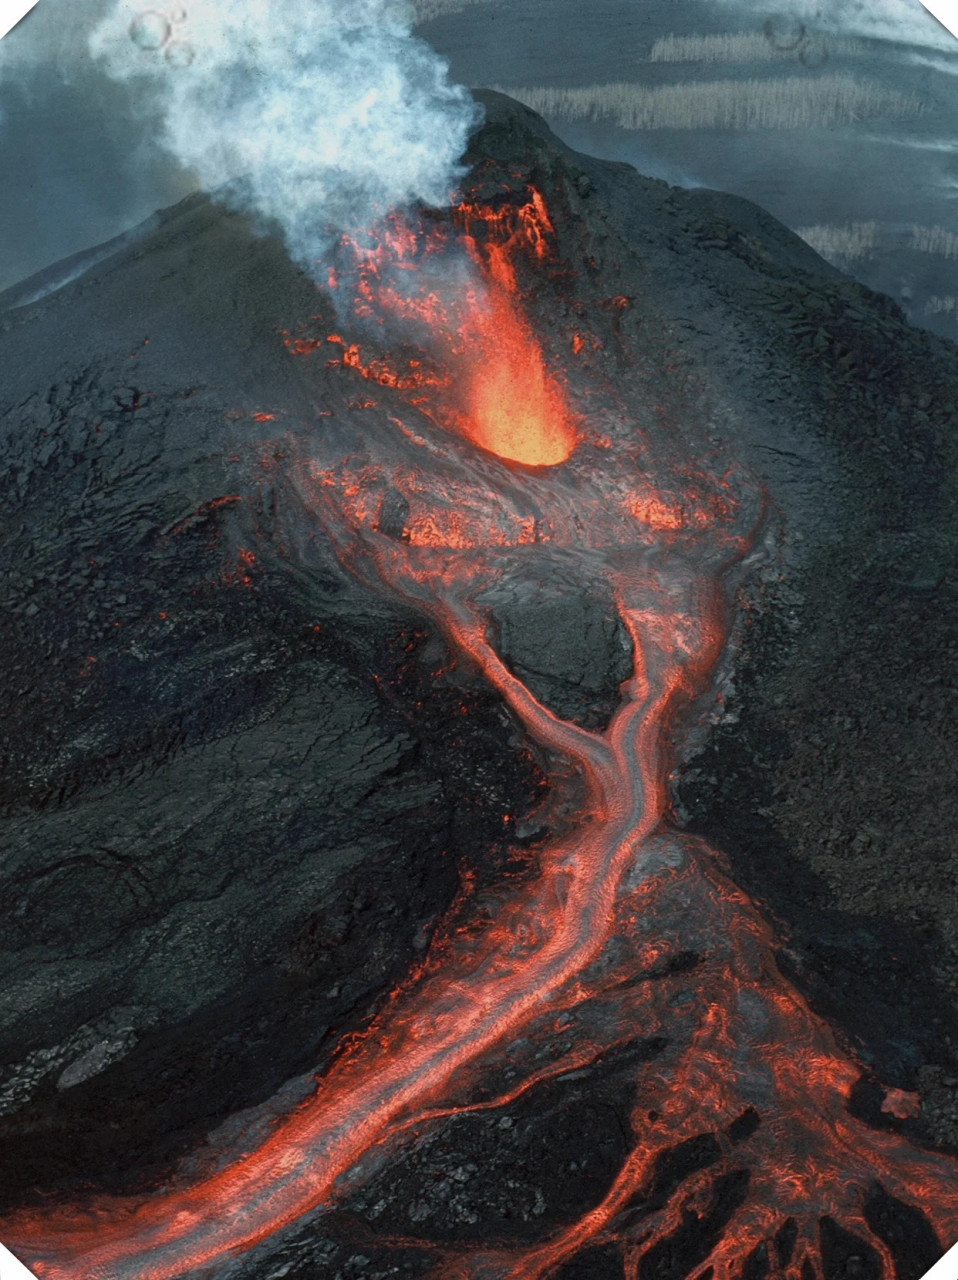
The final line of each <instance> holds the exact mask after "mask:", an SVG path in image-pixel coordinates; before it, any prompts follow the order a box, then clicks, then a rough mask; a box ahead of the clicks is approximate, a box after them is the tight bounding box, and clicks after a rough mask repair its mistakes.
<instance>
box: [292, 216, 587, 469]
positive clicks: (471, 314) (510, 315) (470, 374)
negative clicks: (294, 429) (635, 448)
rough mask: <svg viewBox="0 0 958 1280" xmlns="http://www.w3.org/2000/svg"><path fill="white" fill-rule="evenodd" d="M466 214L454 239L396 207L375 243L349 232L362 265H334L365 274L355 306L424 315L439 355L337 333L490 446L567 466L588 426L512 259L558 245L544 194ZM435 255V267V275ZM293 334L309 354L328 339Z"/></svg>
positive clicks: (446, 419)
mask: <svg viewBox="0 0 958 1280" xmlns="http://www.w3.org/2000/svg"><path fill="white" fill-rule="evenodd" d="M457 218H458V221H459V223H460V225H461V231H460V234H459V235H458V236H457V237H456V239H455V241H454V242H453V247H451V246H450V243H449V241H448V240H446V239H444V238H443V236H442V235H440V234H439V233H438V232H436V231H435V230H434V231H433V232H432V233H431V234H430V233H426V232H425V231H424V230H423V229H422V228H418V229H413V228H412V226H411V225H408V224H405V223H403V222H401V221H400V219H399V218H398V217H396V216H394V217H393V218H391V219H390V220H387V222H386V223H385V224H384V226H383V227H382V228H381V230H380V234H379V241H378V244H377V245H376V247H375V248H373V249H368V248H367V249H360V248H359V247H358V246H356V245H354V244H352V243H351V242H349V241H346V242H344V246H343V248H344V250H345V251H346V252H348V253H349V254H351V255H354V258H355V261H354V264H353V269H352V271H351V272H349V273H346V272H337V273H335V275H334V277H333V279H334V280H335V283H336V286H337V287H338V288H344V287H345V284H344V281H345V279H347V278H350V279H354V280H355V292H356V302H355V307H354V310H355V314H356V315H357V316H358V317H360V318H363V319H365V320H367V321H372V322H374V323H375V324H376V325H377V326H378V327H379V328H381V329H382V330H383V332H388V331H389V330H390V328H391V326H392V325H393V324H394V323H395V322H396V321H398V322H400V323H401V324H402V325H403V326H407V327H408V326H409V325H410V323H411V322H419V323H420V325H421V326H425V328H421V330H420V332H421V333H422V335H423V337H422V340H423V342H424V343H425V344H427V345H428V347H429V349H430V355H431V360H430V362H429V364H430V367H428V368H426V367H424V366H423V362H422V361H420V360H416V359H412V360H409V361H407V363H406V365H405V367H404V368H399V367H398V366H397V365H395V364H394V363H393V362H392V361H391V360H390V359H389V358H386V357H383V356H376V357H372V358H370V359H368V360H364V359H363V357H362V353H361V344H360V343H356V342H353V343H347V342H346V341H345V340H344V339H343V338H342V337H340V335H338V334H331V335H330V336H329V338H328V339H327V341H329V342H330V343H336V344H338V345H340V346H341V347H342V349H343V355H342V357H341V363H342V365H343V366H344V367H346V368H351V369H355V370H356V371H357V372H359V373H360V374H361V375H362V376H363V377H364V378H367V379H368V380H370V381H373V382H378V383H380V385H383V386H389V387H394V388H396V389H397V390H399V391H401V392H406V393H410V394H409V399H410V402H411V403H413V404H415V405H416V407H417V408H418V409H420V410H421V411H422V412H425V413H427V414H429V416H431V417H432V418H433V419H434V420H435V421H436V422H438V423H439V424H440V425H441V426H443V427H445V428H446V429H447V430H452V431H455V432H457V433H458V434H459V435H461V436H464V437H465V438H466V439H468V440H471V441H472V442H473V444H476V445H478V446H479V448H481V449H485V450H487V451H488V452H489V453H493V454H495V455H496V456H497V457H499V458H503V459H505V460H507V461H509V462H518V463H522V464H523V465H524V466H531V467H551V466H556V465H557V464H559V463H562V462H565V461H566V460H567V459H568V458H569V456H570V455H571V453H572V451H573V450H574V449H575V447H576V442H577V433H576V429H575V425H574V422H573V419H572V415H571V413H570V411H569V408H568V405H567V404H566V398H565V395H564V393H563V390H562V388H561V387H560V385H559V382H558V381H557V379H556V377H555V376H554V375H553V374H552V373H550V371H549V369H548V367H547V364H546V359H545V356H544V354H543V351H542V346H541V344H540V343H539V341H538V340H537V339H536V337H535V335H534V334H533V332H532V329H531V327H530V325H529V323H528V320H527V319H526V317H525V315H524V313H523V308H522V305H521V299H520V293H521V290H520V285H519V280H518V277H517V274H516V270H515V267H514V266H513V259H514V257H515V256H516V255H518V254H521V253H525V254H526V255H528V256H530V257H531V258H532V259H533V260H535V261H537V262H539V261H543V260H546V259H547V258H548V257H549V255H550V252H551V250H550V248H549V244H550V241H551V238H552V236H553V229H552V224H551V222H550V220H549V215H548V213H547V211H546V208H545V204H544V202H543V200H542V197H541V196H540V195H539V193H538V192H533V194H532V197H531V198H530V200H529V201H528V202H527V203H525V204H524V205H522V206H520V207H519V208H518V209H517V210H516V209H511V208H507V209H506V210H504V211H503V212H502V213H500V214H494V213H492V212H491V211H489V210H488V209H485V208H483V207H481V206H478V205H462V206H460V208H459V209H458V210H457ZM480 228H481V229H482V235H481V237H480V236H479V234H478V233H479V229H480ZM480 246H481V247H480ZM463 253H464V254H465V255H466V257H465V260H463V258H462V254H463ZM427 259H429V260H430V263H429V266H430V274H429V275H428V276H427V277H425V278H424V277H423V266H424V262H425V261H426V260H427ZM444 264H445V268H444ZM444 269H445V273H446V274H445V275H444ZM288 345H289V347H290V349H291V350H292V351H294V352H295V353H297V354H304V353H306V352H309V351H312V350H315V349H316V347H317V346H318V345H319V344H318V343H316V342H315V341H310V340H307V341H305V342H304V341H302V340H297V339H295V338H289V339H288ZM440 371H441V372H440ZM413 392H416V393H417V394H416V395H412V394H411V393H413Z"/></svg>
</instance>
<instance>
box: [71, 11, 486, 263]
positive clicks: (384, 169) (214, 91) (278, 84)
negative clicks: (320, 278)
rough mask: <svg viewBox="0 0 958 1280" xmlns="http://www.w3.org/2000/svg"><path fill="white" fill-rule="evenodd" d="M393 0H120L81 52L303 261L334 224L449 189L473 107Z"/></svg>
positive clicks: (179, 155)
mask: <svg viewBox="0 0 958 1280" xmlns="http://www.w3.org/2000/svg"><path fill="white" fill-rule="evenodd" d="M414 21H415V11H414V10H413V9H412V8H411V7H409V6H408V5H406V4H405V3H402V2H401V0H348V2H347V3H343V2H342V0H339V2H338V3H333V0H232V2H231V3H226V2H225V0H189V9H188V11H186V10H184V9H181V8H179V7H178V6H173V7H171V8H170V9H169V10H168V11H160V10H147V11H143V10H141V9H138V8H137V7H136V6H134V5H132V4H130V3H127V2H125V0H119V2H118V3H114V5H113V7H112V9H111V11H110V12H109V13H108V14H107V16H106V17H105V18H104V19H103V20H102V21H101V22H100V23H99V24H98V25H97V26H96V28H95V29H94V30H93V32H92V34H91V35H90V38H89V51H90V54H91V55H92V57H93V58H94V59H95V60H96V61H97V62H99V63H100V64H101V65H102V66H103V68H104V69H105V70H106V72H107V73H108V74H109V75H110V76H111V77H112V78H113V79H115V80H117V81H120V82H126V83H128V84H130V85H131V87H132V88H134V89H135V91H136V93H137V96H138V97H139V98H140V99H141V100H143V101H145V102H147V103H148V104H149V105H150V107H151V109H152V110H153V111H154V112H155V114H156V118H157V120H158V122H159V139H158V140H159V142H160V144H161V146H162V147H163V148H164V149H165V150H166V151H168V152H169V153H170V154H171V155H172V156H174V157H175V158H176V159H177V160H178V161H179V162H180V164H182V165H183V166H185V167H186V168H188V169H190V170H192V171H193V172H194V173H195V174H196V177H197V180H198V182H199V183H200V185H201V186H202V187H203V188H205V189H206V190H209V191H215V192H216V193H217V195H219V196H221V197H222V198H223V199H225V200H227V201H228V202H229V203H231V204H232V205H234V207H240V208H242V209H243V210H244V211H246V212H248V213H250V214H251V215H253V216H254V219H256V220H257V221H258V222H259V223H260V225H268V224H277V223H278V224H279V226H280V227H281V228H282V230H283V232H284V234H285V237H286V241H287V244H288V247H289V250H290V253H291V254H292V256H293V257H294V258H296V259H297V260H298V261H300V262H301V263H303V264H305V265H310V264H314V263H315V262H316V260H317V259H318V258H319V257H320V256H321V255H322V254H323V253H324V252H325V251H326V249H327V248H328V247H329V246H330V244H331V243H332V242H333V241H334V240H335V239H336V237H337V236H338V234H339V233H341V232H344V231H345V232H347V233H350V232H355V231H357V230H359V229H360V228H363V227H365V226H367V225H369V224H370V223H371V222H372V221H373V220H374V219H375V218H376V216H377V215H379V214H382V213H384V212H385V211H386V210H388V209H390V208H392V207H394V206H397V205H407V204H410V203H414V202H417V201H421V202H423V203H425V204H430V205H439V204H442V203H444V202H446V201H448V199H449V196H450V194H451V192H452V190H453V189H454V187H455V184H456V181H457V179H458V178H459V177H460V176H461V173H462V170H461V168H460V167H459V163H458V162H459V158H460V157H461V155H462V153H463V151H464V150H465V146H466V142H467V139H468V135H469V132H470V130H471V128H472V127H473V126H474V124H475V123H477V121H478V119H479V113H480V108H479V107H478V106H477V104H476V103H474V102H473V100H472V98H471V97H470V96H469V94H468V91H467V90H466V89H464V88H462V87H460V86H457V85H453V84H450V83H449V80H448V68H447V64H446V63H445V62H444V61H443V60H442V59H441V58H440V57H439V56H438V55H437V54H436V53H435V52H434V51H433V50H432V49H431V48H430V47H429V46H428V45H427V44H426V43H425V42H423V41H422V40H420V39H418V38H416V37H415V36H414V35H413V34H412V24H413V22H414Z"/></svg>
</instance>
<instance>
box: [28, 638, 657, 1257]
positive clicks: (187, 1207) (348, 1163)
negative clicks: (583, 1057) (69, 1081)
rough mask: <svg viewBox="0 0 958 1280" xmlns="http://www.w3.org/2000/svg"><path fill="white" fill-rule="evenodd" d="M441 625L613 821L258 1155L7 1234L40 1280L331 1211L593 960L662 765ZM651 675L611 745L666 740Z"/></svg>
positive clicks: (386, 1023) (221, 1248)
mask: <svg viewBox="0 0 958 1280" xmlns="http://www.w3.org/2000/svg"><path fill="white" fill-rule="evenodd" d="M448 621H449V624H450V625H449V631H450V635H451V636H452V638H453V639H461V640H462V642H463V644H464V647H465V648H466V649H467V651H468V652H469V653H470V654H471V655H472V656H473V657H474V658H475V659H476V660H478V661H479V663H480V665H481V666H482V667H483V670H484V671H485V672H486V674H487V675H488V676H489V678H490V679H491V680H492V681H493V682H494V683H496V684H498V685H499V686H500V687H501V689H502V690H503V692H504V693H505V694H506V696H507V697H509V698H510V700H511V701H512V703H513V706H514V708H515V709H516V711H517V714H520V715H522V714H523V713H524V712H525V713H531V714H530V715H529V719H530V729H531V730H533V731H534V732H535V733H536V734H537V735H538V736H539V737H540V739H541V740H542V741H543V742H545V743H546V744H547V745H548V746H550V747H551V748H552V749H553V750H555V751H556V752H559V753H568V754H573V755H575V756H576V757H577V759H578V761H579V763H580V764H581V765H582V766H583V768H584V770H585V772H586V773H587V775H588V776H589V777H590V778H591V780H592V783H593V788H594V791H595V794H596V797H597V800H599V801H600V802H601V803H602V804H608V805H609V806H610V807H611V810H612V812H611V814H609V813H606V814H605V815H604V817H603V820H601V821H594V822H585V823H584V824H583V827H582V829H581V830H580V832H579V833H578V835H577V836H576V838H575V839H574V841H572V842H570V843H569V844H567V845H564V846H563V847H562V856H561V858H559V859H556V860H554V861H553V860H550V857H549V855H548V853H546V854H545V855H544V857H543V866H544V868H545V871H544V874H543V877H542V879H541V881H540V882H539V884H538V885H537V887H536V889H535V899H536V900H534V901H533V902H531V903H529V902H527V903H524V904H522V906H523V914H524V915H525V916H526V917H527V918H529V919H531V920H535V919H536V918H537V916H538V914H539V910H538V909H539V908H541V909H542V911H543V913H544V914H543V918H544V919H545V918H549V928H548V930H547V931H545V932H544V933H543V932H542V931H538V932H537V931H533V933H532V935H531V937H532V940H533V945H531V946H530V945H529V936H530V935H528V934H521V933H520V934H517V937H515V938H509V937H508V936H505V937H503V936H502V935H501V934H500V932H499V931H497V930H494V929H493V930H490V931H489V933H488V936H487V937H486V939H485V940H484V943H483V945H482V946H481V947H480V949H479V952H478V955H474V956H471V957H467V961H466V964H465V965H462V964H461V962H459V963H458V966H457V959H456V957H455V956H454V955H453V956H446V957H444V960H445V963H444V965H443V967H442V968H441V969H438V970H437V971H436V972H434V973H432V974H431V975H429V976H428V977H427V978H426V980H425V981H423V982H422V983H421V984H420V985H419V986H418V987H413V988H411V989H409V990H408V991H406V992H403V993H401V994H400V995H399V996H398V998H397V999H396V1000H395V1001H394V1002H393V1004H392V1005H390V1006H389V1007H388V1008H387V1010H386V1012H385V1013H384V1015H383V1016H382V1017H381V1018H380V1019H379V1020H378V1021H377V1022H376V1023H375V1024H374V1025H373V1027H371V1028H370V1031H369V1033H368V1035H367V1036H366V1037H365V1038H364V1039H363V1040H362V1041H361V1042H360V1043H359V1044H358V1045H357V1046H356V1048H355V1049H354V1051H353V1052H352V1053H347V1054H346V1055H344V1056H343V1058H341V1059H340V1060H339V1062H338V1063H337V1064H336V1065H334V1066H333V1068H332V1069H331V1070H330V1072H329V1073H328V1074H327V1075H326V1076H324V1077H323V1079H322V1080H321V1081H320V1082H319V1086H318V1089H317V1092H316V1094H315V1096H314V1097H313V1098H312V1099H310V1100H309V1102H307V1103H306V1104H305V1105H303V1106H302V1107H301V1108H300V1109H299V1110H298V1111H296V1112H294V1113H293V1114H292V1115H291V1116H290V1117H288V1119H287V1120H285V1121H284V1122H283V1123H282V1124H281V1125H280V1126H279V1127H278V1128H277V1129H276V1130H275V1132H274V1133H273V1134H272V1135H271V1136H270V1137H269V1138H268V1139H267V1140H266V1141H265V1142H264V1143H263V1144H262V1145H261V1146H260V1147H259V1148H258V1149H256V1150H255V1151H253V1152H251V1153H249V1154H247V1155H244V1156H243V1157H241V1158H240V1159H238V1160H237V1161H235V1162H234V1163H232V1164H230V1165H228V1166H227V1167H226V1168H225V1169H223V1170H221V1171H220V1172H218V1173H216V1174H214V1175H213V1176H212V1177H210V1178H208V1179H206V1180H204V1181H202V1182H199V1183H197V1184H195V1185H192V1186H188V1187H182V1188H176V1189H171V1190H167V1191H164V1192H160V1193H158V1194H157V1195H155V1196H154V1197H151V1198H150V1199H148V1200H146V1201H133V1200H130V1201H126V1200H116V1201H112V1202H111V1201H107V1200H99V1201H97V1202H94V1203H91V1204H90V1205H89V1206H87V1207H85V1208H83V1209H72V1210H66V1211H50V1212H47V1213H44V1212H37V1213H30V1214H25V1215H23V1216H22V1217H20V1218H18V1219H15V1220H13V1221H11V1222H9V1223H7V1224H4V1231H5V1238H7V1239H9V1240H10V1241H11V1242H12V1243H13V1244H14V1247H16V1248H18V1249H19V1250H20V1252H21V1253H22V1254H23V1256H25V1257H26V1258H27V1259H28V1260H29V1262H30V1264H31V1265H32V1266H33V1268H34V1270H35V1271H36V1272H37V1274H38V1275H39V1276H40V1277H41V1278H42V1280H67V1278H68V1277H72V1276H73V1275H74V1274H75V1263H76V1259H77V1258H78V1257H81V1256H82V1257H83V1259H84V1264H85V1268H86V1272H87V1274H88V1275H89V1276H90V1277H92V1278H95V1280H101V1278H102V1280H107V1278H109V1280H127V1278H128V1277H129V1280H133V1277H137V1280H168V1278H169V1277H173V1276H177V1275H181V1274H183V1273H185V1272H188V1271H191V1270H193V1269H196V1268H198V1267H201V1266H207V1265H209V1264H211V1263H213V1262H215V1261H216V1260H217V1259H222V1258H224V1257H225V1256H228V1255H229V1254H231V1253H232V1252H234V1251H235V1250H237V1249H243V1248H248V1247H250V1246H251V1245H253V1244H255V1243H257V1242H258V1241H260V1240H262V1239H263V1238H265V1237H266V1236H268V1235H271V1234H273V1233H274V1232H276V1231H277V1230H279V1229H281V1228H282V1227H284V1226H286V1225H288V1224H289V1223H291V1222H293V1221H294V1220H295V1219H296V1218H298V1217H299V1216H301V1215H302V1214H304V1213H305V1212H307V1211H309V1210H310V1209H313V1208H315V1207H317V1206H318V1205H321V1204H323V1203H326V1202H328V1201H329V1199H330V1197H331V1196H332V1195H333V1193H334V1188H335V1184H336V1181H337V1179H338V1178H339V1177H340V1176H341V1175H342V1174H343V1173H344V1172H346V1171H348V1170H349V1169H350V1168H351V1167H352V1166H353V1165H355V1164H356V1162H357V1161H358V1160H359V1159H360V1158H361V1157H362V1156H363V1155H364V1154H365V1153H366V1152H367V1151H368V1150H369V1149H370V1148H371V1147H372V1146H373V1145H374V1144H376V1143H378V1142H380V1141H381V1140H382V1139H383V1137H384V1135H385V1133H386V1131H387V1130H388V1128H389V1126H390V1124H393V1123H395V1122H396V1121H397V1120H399V1119H400V1118H404V1117H407V1116H408V1115H409V1114H410V1113H411V1112H415V1111H419V1110H424V1109H426V1108H428V1107H429V1106H430V1105H431V1104H432V1103H433V1102H434V1101H435V1099H436V1097H437V1096H439V1095H440V1094H441V1093H442V1091H443V1090H444V1089H445V1088H446V1086H447V1084H448V1082H449V1080H450V1078H451V1077H452V1076H453V1075H454V1074H455V1073H456V1072H457V1071H459V1070H461V1069H462V1068H463V1067H464V1066H466V1065H468V1064H469V1063H471V1062H474V1061H475V1060H476V1059H478V1058H479V1057H481V1055H483V1054H485V1053H486V1052H487V1051H488V1050H490V1049H491V1048H493V1047H494V1046H495V1045H496V1044H497V1043H499V1042H500V1041H502V1040H503V1038H505V1037H507V1036H510V1035H514V1034H515V1033H516V1032H517V1030H518V1029H519V1028H521V1027H522V1026H524V1025H525V1024H526V1023H527V1022H528V1021H529V1020H530V1019H531V1018H533V1017H534V1016H536V1015H537V1014H539V1013H540V1012H541V1011H542V1010H543V1008H545V1007H548V1005H549V1002H550V1000H551V999H552V998H553V997H554V996H555V994H556V993H557V992H559V991H561V989H562V988H563V987H564V986H565V985H566V984H568V983H569V982H570V980H572V979H573V978H574V977H575V976H576V975H577V974H579V973H580V972H581V971H582V970H583V969H584V968H585V967H586V966H587V965H588V964H589V963H590V962H591V961H592V960H593V959H594V958H595V956H596V955H597V954H598V952H599V951H600V950H601V948H602V946H603V944H604V943H605V941H606V939H607V937H608V935H609V931H610V928H611V926H612V920H613V908H614V901H615V891H616V884H617V881H618V879H619V878H620V877H621V875H622V874H623V872H624V870H625V868H626V867H627V866H628V865H630V863H631V861H632V859H633V857H634V853H635V848H636V845H637V843H640V842H641V841H642V840H643V839H644V838H645V837H646V836H647V835H648V834H649V833H650V832H651V831H652V830H653V829H654V828H655V826H656V825H657V824H658V823H659V821H660V819H661V810H660V802H661V789H660V788H659V787H649V786H647V785H646V781H647V780H650V779H653V778H656V777H657V776H659V775H660V774H661V767H660V765H659V764H657V763H654V762H653V763H651V764H650V763H649V762H645V763H644V765H643V768H642V769H640V770H634V769H632V768H631V767H629V768H627V769H625V770H623V769H622V768H621V767H620V764H621V762H620V764H619V765H615V766H613V755H612V752H611V750H610V747H609V746H608V744H607V743H606V742H605V741H604V740H603V739H602V738H601V737H599V736H597V735H592V734H585V733H582V732H578V731H577V732H574V733H573V732H570V729H571V726H569V725H568V724H566V723H565V722H564V721H561V720H558V719H556V718H555V717H552V716H550V715H549V714H548V713H547V712H546V711H545V709H544V708H542V707H541V705H540V704H539V703H538V702H537V701H536V700H535V699H534V698H532V695H531V694H529V693H528V690H524V691H522V692H520V689H521V688H522V687H521V686H520V683H519V682H518V681H516V680H515V678H514V677H512V676H510V675H509V674H508V673H507V672H506V671H505V669H504V667H503V666H502V664H501V662H500V660H499V659H498V658H497V657H496V655H495V654H494V652H493V650H492V648H491V646H490V645H489V644H488V642H487V641H486V640H485V638H484V637H483V635H482V633H481V628H480V626H479V625H478V623H474V624H473V625H472V626H468V627H467V626H465V624H464V623H463V622H462V621H461V620H459V619H457V620H455V621H453V620H452V617H451V616H450V618H449V619H448ZM661 666H662V667H663V668H664V670H663V671H662V672H661V673H660V674H659V675H658V677H657V679H656V680H654V681H652V680H651V679H649V678H648V677H645V678H644V679H637V681H636V684H637V685H638V686H640V687H641V688H642V689H643V690H644V691H645V694H646V696H645V698H644V699H643V700H642V701H630V702H628V703H626V704H625V706H624V707H623V708H622V710H621V711H620V712H619V714H618V716H617V717H616V721H615V724H616V726H617V730H616V731H617V733H619V734H622V735H623V736H624V737H625V738H627V739H629V740H634V741H635V742H636V743H639V744H642V743H644V744H646V745H647V746H650V745H651V744H652V743H657V742H660V741H662V740H663V738H662V735H661V733H660V724H659V722H660V721H661V720H662V719H663V718H664V717H665V715H666V713H667V710H668V708H669V705H670V703H671V700H672V698H673V696H674V692H675V689H676V688H677V687H678V680H677V677H676V674H675V672H674V670H673V669H672V668H671V666H670V665H669V664H668V663H667V662H664V661H663V662H661ZM640 749H642V747H641V746H640ZM556 911H558V913H559V915H558V918H555V915H554V913H555V912H556ZM550 913H551V914H550ZM457 967H458V971H457Z"/></svg>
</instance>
